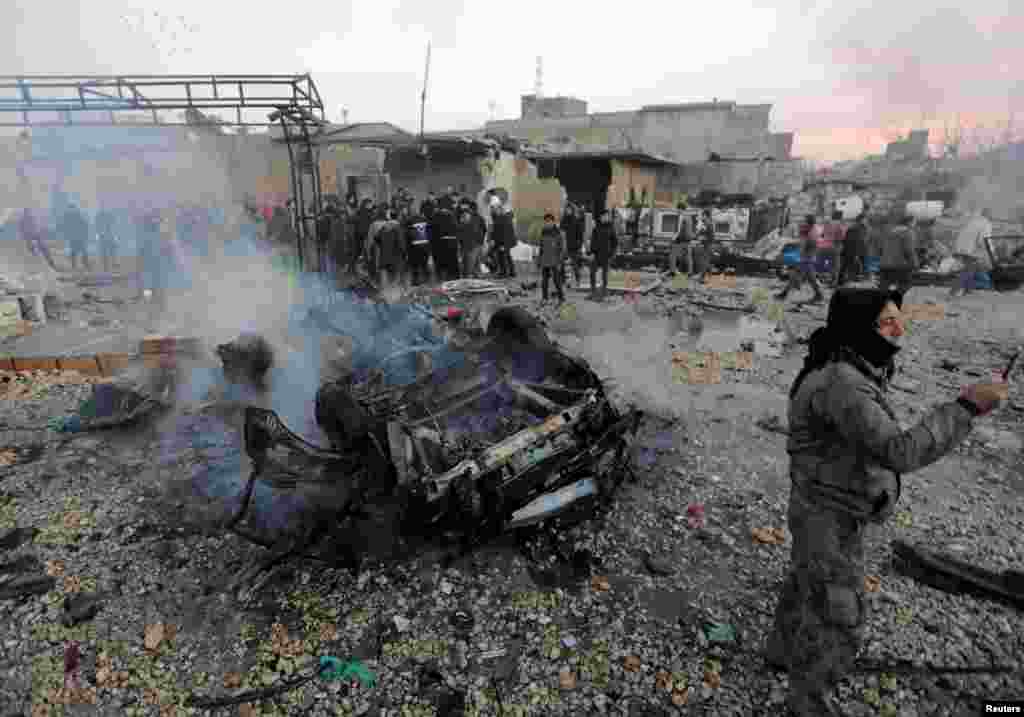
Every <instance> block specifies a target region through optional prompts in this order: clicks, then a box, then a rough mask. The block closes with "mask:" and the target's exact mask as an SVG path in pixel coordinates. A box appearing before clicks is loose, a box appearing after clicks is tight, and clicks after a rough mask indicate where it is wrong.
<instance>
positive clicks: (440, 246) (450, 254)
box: [430, 203, 459, 281]
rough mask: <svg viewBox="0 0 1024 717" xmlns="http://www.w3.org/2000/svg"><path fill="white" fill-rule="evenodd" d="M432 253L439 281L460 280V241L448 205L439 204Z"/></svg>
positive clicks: (431, 246)
mask: <svg viewBox="0 0 1024 717" xmlns="http://www.w3.org/2000/svg"><path fill="white" fill-rule="evenodd" d="M430 252H431V254H432V255H433V258H434V271H435V273H436V274H437V279H438V281H452V280H454V279H458V278H459V239H458V224H457V221H456V218H455V215H454V214H453V213H452V211H451V210H450V209H448V206H447V203H445V204H439V205H438V210H437V211H436V212H435V213H434V221H433V222H432V225H431V235H430Z"/></svg>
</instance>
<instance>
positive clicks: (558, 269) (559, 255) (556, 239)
mask: <svg viewBox="0 0 1024 717" xmlns="http://www.w3.org/2000/svg"><path fill="white" fill-rule="evenodd" d="M564 264H565V238H564V237H563V236H562V230H561V229H559V228H558V225H556V224H555V215H554V214H551V213H548V214H545V215H544V228H543V229H541V232H540V252H539V253H538V254H537V266H538V267H539V268H540V271H541V283H540V287H541V289H540V290H541V297H542V298H543V300H544V301H545V302H546V301H547V300H548V281H549V280H550V279H552V278H554V280H555V293H556V294H557V295H558V302H559V303H562V302H563V301H565V293H564V292H563V291H562V270H563V267H564Z"/></svg>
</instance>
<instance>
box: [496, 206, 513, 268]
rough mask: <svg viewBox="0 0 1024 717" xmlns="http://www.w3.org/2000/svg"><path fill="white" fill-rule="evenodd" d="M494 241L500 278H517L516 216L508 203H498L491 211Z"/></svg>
mask: <svg viewBox="0 0 1024 717" xmlns="http://www.w3.org/2000/svg"><path fill="white" fill-rule="evenodd" d="M491 216H492V221H493V225H492V226H493V229H492V232H491V234H492V237H493V242H494V256H495V259H496V263H497V265H498V278H499V279H511V278H515V275H516V269H515V265H514V264H513V263H512V253H511V252H512V247H514V246H515V245H516V225H515V217H514V216H513V214H512V210H511V208H509V206H508V204H507V203H506V204H497V205H495V206H494V208H493V209H492V211H491Z"/></svg>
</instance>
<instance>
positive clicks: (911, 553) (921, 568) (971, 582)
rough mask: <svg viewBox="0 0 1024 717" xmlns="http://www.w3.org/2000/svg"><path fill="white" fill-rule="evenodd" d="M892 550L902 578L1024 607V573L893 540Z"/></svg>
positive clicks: (894, 563)
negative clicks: (980, 563)
mask: <svg viewBox="0 0 1024 717" xmlns="http://www.w3.org/2000/svg"><path fill="white" fill-rule="evenodd" d="M892 549H893V566H894V567H895V568H896V570H897V571H898V572H899V573H900V574H902V575H906V576H907V577H910V578H913V579H914V580H919V581H921V582H923V583H924V584H926V585H930V586H931V587H933V588H936V589H937V590H942V591H944V592H950V593H954V594H969V595H977V596H981V597H986V598H990V599H995V600H1001V601H1004V602H1007V603H1009V604H1011V605H1014V606H1016V607H1018V608H1024V589H1022V588H1024V585H1022V583H1024V572H1021V571H1019V570H1005V571H1003V572H1002V573H996V572H993V571H991V570H986V569H985V568H982V567H979V566H978V565H977V564H976V563H967V562H964V561H961V560H957V559H955V558H951V557H948V556H944V555H941V554H939V553H937V552H935V551H931V550H927V549H925V548H921V547H917V546H913V545H910V544H909V543H906V542H903V541H900V540H896V541H893V544H892Z"/></svg>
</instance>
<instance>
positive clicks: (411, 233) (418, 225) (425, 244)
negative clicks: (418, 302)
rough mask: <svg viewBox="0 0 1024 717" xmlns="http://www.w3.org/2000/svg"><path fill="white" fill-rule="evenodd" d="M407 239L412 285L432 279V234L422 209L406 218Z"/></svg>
mask: <svg viewBox="0 0 1024 717" xmlns="http://www.w3.org/2000/svg"><path fill="white" fill-rule="evenodd" d="M405 241H406V247H407V250H406V251H407V255H408V257H409V274H410V278H411V279H412V285H413V286H420V285H421V284H423V283H425V282H427V281H429V280H430V236H429V228H428V224H427V218H426V217H425V216H423V213H422V211H421V212H418V213H416V214H413V215H412V216H410V217H409V218H408V219H407V220H406V225H405Z"/></svg>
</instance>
